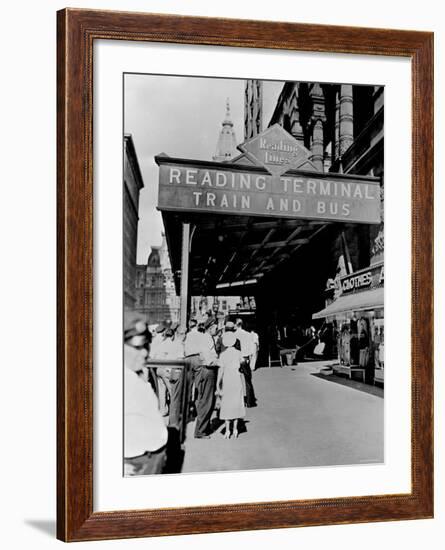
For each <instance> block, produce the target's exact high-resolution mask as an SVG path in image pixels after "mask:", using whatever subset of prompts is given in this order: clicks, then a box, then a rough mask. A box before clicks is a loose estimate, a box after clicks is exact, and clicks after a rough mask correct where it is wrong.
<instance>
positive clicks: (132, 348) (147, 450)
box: [124, 313, 168, 475]
mask: <svg viewBox="0 0 445 550" xmlns="http://www.w3.org/2000/svg"><path fill="white" fill-rule="evenodd" d="M146 334H147V325H146V323H145V321H144V319H143V318H142V316H140V315H139V314H137V313H126V315H125V320H124V465H125V475H148V474H161V473H163V471H164V467H165V464H166V458H167V439H168V432H167V428H166V427H165V424H164V422H163V419H162V416H161V413H160V412H159V406H158V399H157V397H156V394H155V392H154V391H153V388H152V387H151V385H150V384H149V383H148V382H147V381H146V380H144V368H145V359H146V357H147V354H148V351H147V341H146V339H147V336H146Z"/></svg>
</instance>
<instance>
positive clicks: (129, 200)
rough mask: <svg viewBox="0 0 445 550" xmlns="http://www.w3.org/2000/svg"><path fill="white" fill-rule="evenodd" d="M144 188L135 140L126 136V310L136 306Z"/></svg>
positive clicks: (124, 258)
mask: <svg viewBox="0 0 445 550" xmlns="http://www.w3.org/2000/svg"><path fill="white" fill-rule="evenodd" d="M143 187H144V182H143V180H142V175H141V170H140V168H139V162H138V159H137V155H136V149H135V147H134V142H133V138H132V136H131V134H125V135H124V181H123V216H124V219H123V264H124V265H123V269H124V272H123V277H124V282H123V293H124V308H125V309H133V308H134V307H135V304H136V293H135V287H134V280H135V276H136V247H137V229H138V221H139V215H138V211H139V193H140V191H141V189H142V188H143Z"/></svg>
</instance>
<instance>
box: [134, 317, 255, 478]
mask: <svg viewBox="0 0 445 550" xmlns="http://www.w3.org/2000/svg"><path fill="white" fill-rule="evenodd" d="M124 335H125V345H124V363H125V369H124V371H125V379H124V384H125V387H124V392H125V403H124V407H125V437H124V447H125V449H124V454H125V470H126V473H127V474H128V475H146V474H151V473H162V472H163V468H164V466H165V461H166V447H167V439H168V429H171V427H174V426H175V425H176V424H179V418H180V415H181V410H182V408H183V406H184V403H183V401H182V399H183V397H184V395H187V396H188V399H189V401H188V403H187V404H186V407H187V409H188V411H193V413H194V414H193V416H195V418H196V423H195V430H194V437H195V438H197V439H207V438H209V437H210V435H211V433H212V417H213V415H215V416H216V417H218V418H219V420H220V421H223V423H224V427H225V429H224V430H223V436H224V437H225V438H226V439H230V438H237V437H238V435H239V431H240V420H241V419H242V418H244V417H245V414H246V408H249V407H255V406H256V405H257V399H256V396H255V391H254V387H253V381H252V371H254V370H256V359H257V356H258V348H259V340H258V335H257V334H256V333H255V332H254V331H247V330H245V329H244V327H243V321H242V319H240V318H238V319H236V321H235V323H233V322H230V321H229V322H226V323H225V325H224V326H223V327H218V322H217V320H216V319H215V318H209V319H207V321H206V322H205V323H198V321H197V320H196V319H191V320H190V321H189V324H188V331H187V332H186V333H185V334H184V333H182V332H181V331H180V330H179V328H178V327H177V326H175V325H174V324H173V323H172V322H171V321H166V322H164V323H162V324H161V325H159V326H158V327H157V329H156V332H155V334H154V336H153V335H152V334H151V333H150V332H149V331H148V327H147V325H146V323H145V321H143V320H142V319H141V318H139V317H138V316H137V315H136V316H135V315H133V316H132V315H130V316H127V318H126V320H125V331H124ZM147 359H153V360H157V361H159V366H158V365H157V366H156V367H155V368H153V367H150V368H148V367H147V366H146V363H147ZM184 359H185V360H186V362H187V363H188V368H187V369H186V371H185V372H186V376H185V379H184V370H183V367H181V366H179V365H178V366H177V367H175V366H174V364H173V365H169V364H168V361H170V360H171V361H173V362H174V361H183V360H184ZM162 361H165V362H166V363H165V365H163V364H162ZM184 384H186V390H187V391H186V392H185V393H184ZM167 428H168V429H167Z"/></svg>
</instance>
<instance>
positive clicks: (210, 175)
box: [155, 155, 380, 223]
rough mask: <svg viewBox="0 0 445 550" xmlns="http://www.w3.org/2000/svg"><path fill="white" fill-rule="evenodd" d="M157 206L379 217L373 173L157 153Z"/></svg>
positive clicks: (286, 215) (326, 217)
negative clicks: (273, 168)
mask: <svg viewBox="0 0 445 550" xmlns="http://www.w3.org/2000/svg"><path fill="white" fill-rule="evenodd" d="M155 160H156V162H157V164H158V165H159V195H158V208H159V210H178V211H186V212H211V213H215V214H241V215H250V216H275V217H277V216H278V217H283V218H303V219H316V220H330V221H342V222H351V223H352V222H355V223H380V186H379V180H378V179H377V178H373V177H361V176H357V177H353V176H344V175H340V174H335V175H334V174H329V173H327V174H325V173H320V172H303V171H297V170H290V171H289V170H288V171H287V173H286V174H285V175H282V176H277V175H275V176H272V175H270V174H268V173H266V172H265V171H264V170H263V169H261V168H258V167H249V166H247V165H246V166H243V165H239V164H238V165H235V164H228V163H227V164H226V163H214V162H203V161H192V160H188V159H174V158H171V157H168V156H164V155H162V156H157V157H155Z"/></svg>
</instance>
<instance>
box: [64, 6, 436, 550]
mask: <svg viewBox="0 0 445 550" xmlns="http://www.w3.org/2000/svg"><path fill="white" fill-rule="evenodd" d="M57 31H58V35H57V47H58V51H57V70H58V76H57V81H58V95H57V110H58V122H57V144H58V151H57V172H58V228H57V229H58V243H57V251H58V381H57V389H58V406H57V415H58V416H57V430H58V442H57V448H58V469H57V472H58V473H57V481H58V485H57V499H58V503H57V536H58V538H59V539H61V540H64V541H81V540H98V539H113V538H130V537H144V536H159V535H179V534H190V533H206V532H218V531H238V530H253V529H273V528H284V527H297V526H309V525H326V524H340V523H357V522H372V521H387V520H404V519H415V518H431V517H432V516H433V366H432V363H433V34H432V33H428V32H414V31H402V30H386V29H364V28H352V27H339V26H323V25H306V24H295V23H278V22H260V21H248V20H230V19H211V18H201V17H181V16H172V15H155V14H141V13H123V12H122V13H121V12H106V11H90V10H77V9H65V10H62V11H60V12H58V14H57ZM99 39H100V40H126V41H139V42H150V41H154V42H165V43H179V44H205V45H219V46H236V47H244V48H274V49H282V50H298V51H309V52H338V53H347V54H373V55H383V56H401V57H405V58H409V59H410V60H411V63H412V252H411V254H412V256H411V258H412V260H411V261H412V327H411V328H412V343H411V346H412V354H411V356H412V426H411V453H412V460H411V480H412V491H411V492H410V493H407V494H393V495H388V494H385V495H371V496H364V497H346V498H327V499H316V500H295V501H280V502H261V503H255V504H236V505H217V506H203V507H187V508H176V509H175V508H169V509H155V510H154V509H150V510H133V511H131V510H121V511H118V512H93V466H92V464H93V462H92V461H93V407H94V403H93V368H94V364H93V208H94V205H93V160H92V159H93V152H92V143H93V142H92V130H93V97H92V91H93V88H92V86H93V63H94V59H93V43H94V41H95V40H99Z"/></svg>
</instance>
